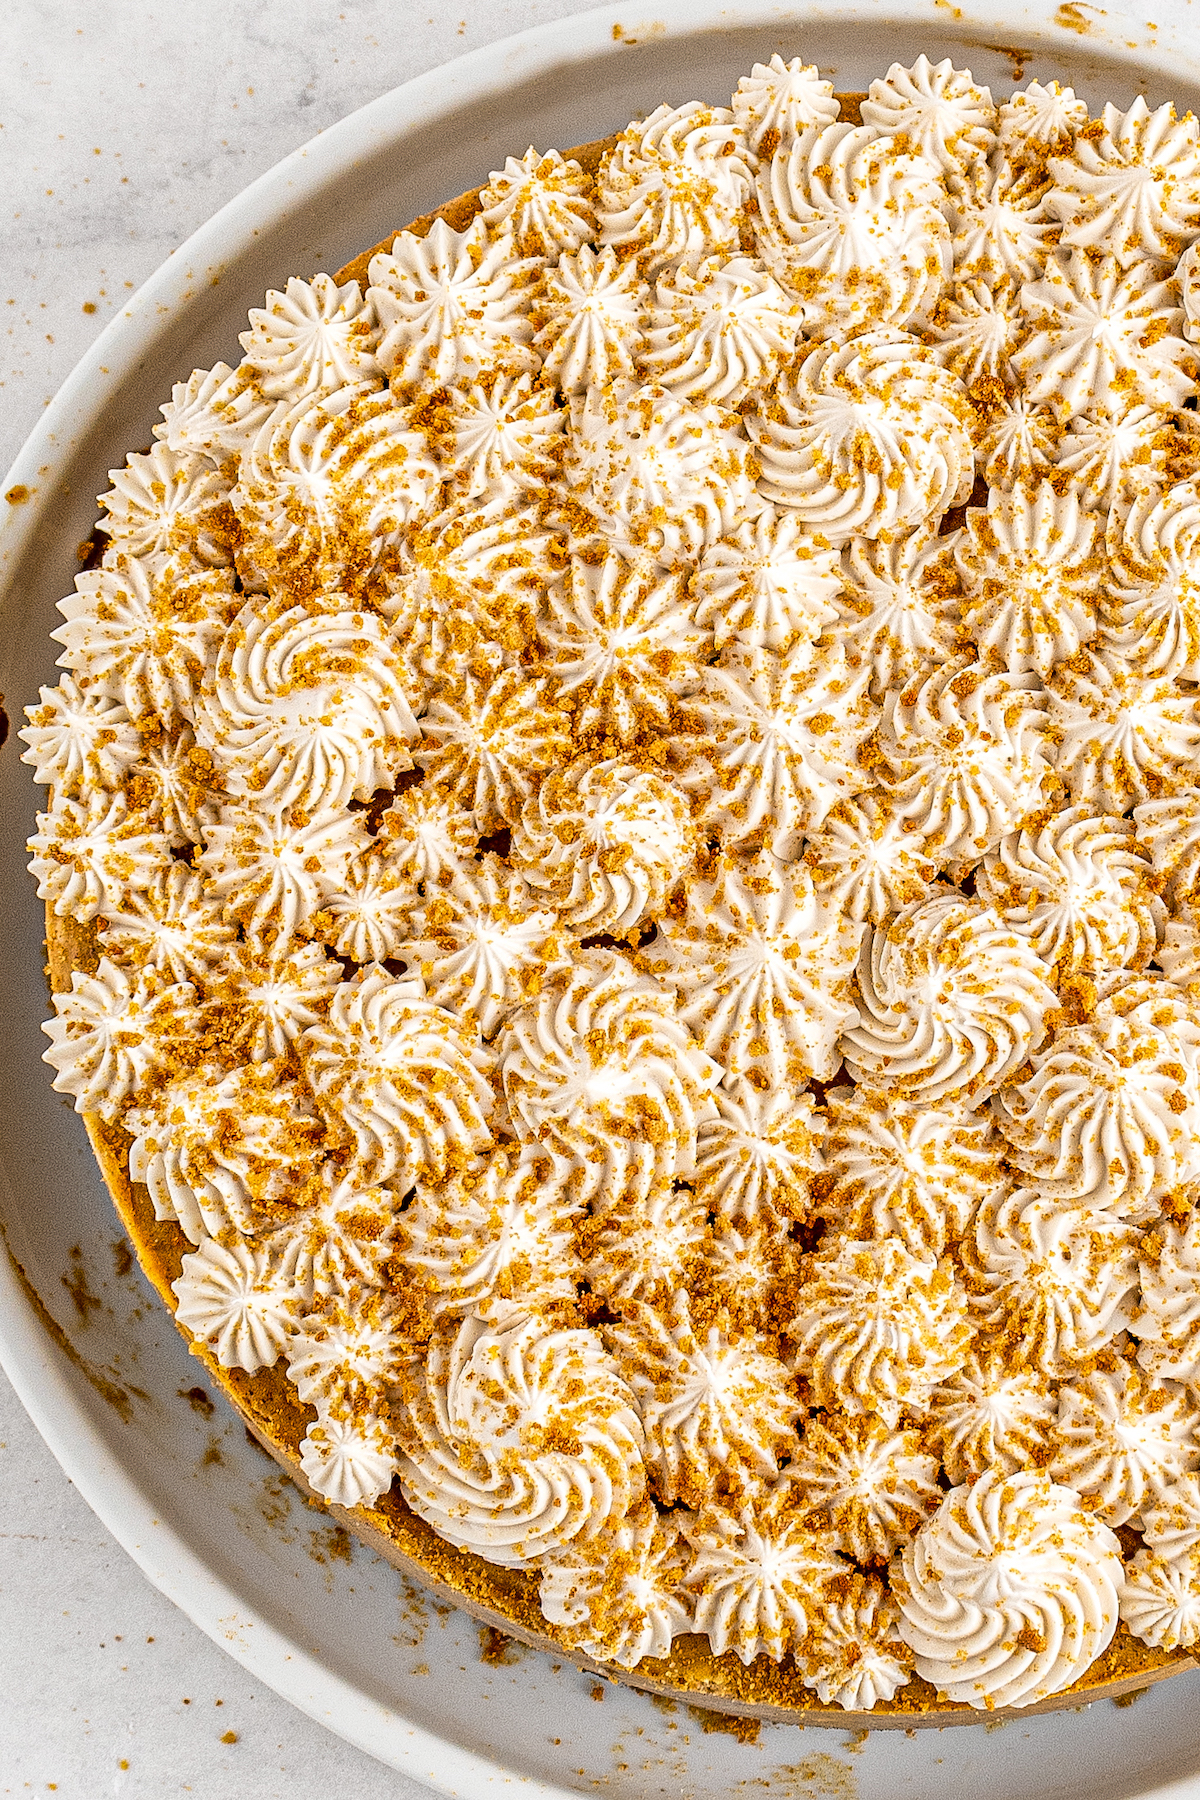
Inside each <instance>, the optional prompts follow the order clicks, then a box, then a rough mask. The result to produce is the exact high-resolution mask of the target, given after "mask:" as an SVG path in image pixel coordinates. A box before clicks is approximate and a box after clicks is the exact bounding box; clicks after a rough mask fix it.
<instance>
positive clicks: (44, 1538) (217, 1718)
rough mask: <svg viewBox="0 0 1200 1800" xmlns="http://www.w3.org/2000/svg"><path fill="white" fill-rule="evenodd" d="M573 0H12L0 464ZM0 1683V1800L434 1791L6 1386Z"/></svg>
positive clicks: (0, 1419)
mask: <svg viewBox="0 0 1200 1800" xmlns="http://www.w3.org/2000/svg"><path fill="white" fill-rule="evenodd" d="M588 3H589V0H457V4H456V5H455V6H454V7H453V9H451V10H450V11H447V10H446V9H444V8H440V7H435V11H434V14H433V15H432V16H431V15H430V14H429V12H428V6H429V5H430V4H432V0H258V4H257V5H255V6H253V7H251V6H248V5H246V4H245V3H244V0H203V3H202V4H198V5H182V4H179V3H178V0H109V3H108V4H107V5H105V6H104V7H102V8H101V7H99V6H96V5H94V4H86V3H85V0H6V5H5V7H4V20H3V36H2V42H3V55H2V56H0V194H3V197H4V206H3V209H2V213H0V308H2V309H3V316H4V323H5V348H4V350H3V353H2V354H0V472H2V471H3V469H4V468H6V467H7V466H8V464H9V462H10V461H11V459H12V456H13V455H14V454H15V452H16V450H17V449H18V447H19V446H20V444H21V442H22V441H23V439H24V438H25V436H26V434H27V432H28V431H29V429H30V428H31V426H32V425H33V423H34V421H35V420H36V418H37V417H38V415H39V414H40V412H41V409H42V407H43V406H44V405H45V404H46V402H47V401H48V400H49V398H50V397H51V395H52V394H53V393H54V391H55V390H56V388H57V387H58V386H59V384H60V383H61V382H62V380H63V379H64V377H65V376H66V375H67V374H68V372H69V371H70V369H71V368H72V366H73V364H74V363H75V361H76V360H77V358H78V357H79V355H80V354H81V353H82V352H83V350H84V349H85V347H86V346H87V345H88V344H89V343H90V342H91V340H92V339H93V337H94V336H95V334H96V333H97V332H98V330H99V329H100V328H101V326H102V325H103V324H104V323H105V321H106V320H107V318H108V317H109V316H110V314H111V312H112V309H113V308H114V307H115V306H117V305H119V304H120V302H121V300H122V299H123V298H124V296H125V295H126V294H127V293H128V292H129V291H130V290H131V289H133V288H135V287H137V286H138V285H140V283H141V282H142V281H143V279H144V278H145V277H146V276H147V275H149V274H150V273H151V271H152V270H153V269H154V268H155V267H156V266H157V265H158V264H159V263H160V262H162V261H163V259H164V258H165V257H166V256H167V255H168V253H169V252H170V251H171V250H172V249H173V248H174V247H175V246H176V245H177V244H178V243H180V242H181V241H182V240H183V239H184V238H186V237H187V236H188V234H189V233H190V232H191V231H192V230H193V229H194V228H195V227H196V226H197V225H198V224H200V223H201V222H202V221H203V220H204V219H206V218H207V217H209V216H210V214H212V213H213V212H214V211H215V210H216V209H217V208H218V207H219V206H220V205H222V204H223V203H224V202H225V201H226V200H227V199H229V198H230V197H231V196H232V195H234V194H236V193H237V192H238V191H239V190H240V189H242V188H243V187H244V186H245V185H246V184H247V183H248V182H249V181H251V180H252V179H253V178H254V177H255V176H256V175H258V174H259V173H261V172H262V171H263V170H264V169H267V168H269V167H270V166H271V165H272V164H273V163H274V162H276V161H277V160H278V159H279V158H280V157H281V156H283V155H284V154H285V153H286V152H287V151H289V150H291V149H293V148H294V147H295V146H296V145H298V144H301V143H303V142H304V141H305V140H306V139H308V138H310V137H311V136H313V135H314V133H316V132H318V131H319V130H321V129H322V128H323V127H325V126H327V125H329V124H331V123H332V122H333V121H335V120H336V119H338V118H340V117H341V116H342V115H344V114H345V113H347V112H349V111H351V110H352V109H353V108H355V107H357V106H359V105H361V104H362V103H363V102H365V101H367V100H369V99H372V98H374V97H375V96H376V95H377V94H380V93H382V92H385V91H386V90H387V89H389V88H391V87H393V86H395V85H397V84H398V83H400V82H402V81H404V80H405V79H407V78H408V77H410V76H413V75H416V74H418V73H420V72H421V71H423V70H425V69H427V68H430V67H433V66H435V65H436V64H438V63H441V62H445V61H447V60H449V59H450V58H452V57H454V56H456V55H458V54H459V53H461V52H462V51H463V50H466V49H470V48H474V47H475V46H478V45H480V44H484V43H487V42H489V41H492V40H494V39H496V38H499V37H502V36H504V35H506V34H507V33H509V32H511V31H515V30H518V29H521V28H523V27H525V26H528V25H531V24H535V23H539V22H541V21H543V20H548V19H552V18H556V17H561V16H564V15H567V14H569V13H572V12H577V11H582V10H583V9H584V6H585V4H588ZM1156 3H1157V0H1156ZM1172 3H1173V4H1176V5H1179V6H1180V7H1182V6H1183V5H1185V4H1187V3H1188V0H1172ZM1113 10H1128V11H1129V12H1131V13H1137V12H1139V10H1140V8H1139V7H1138V6H1137V4H1136V0H1127V3H1126V5H1121V4H1120V3H1118V6H1117V7H1116V8H1115V9H1113ZM1158 16H1159V17H1161V12H1160V13H1159V15H1158ZM0 1668H3V1670H4V1672H5V1695H4V1704H3V1706H0V1796H9V1795H14V1796H15V1795H27V1794H35V1795H47V1794H51V1793H53V1794H55V1795H57V1796H58V1800H99V1797H100V1796H106V1795H110V1794H111V1795H115V1796H121V1797H122V1800H164V1797H166V1796H172V1795H177V1794H179V1795H182V1794H195V1795H198V1796H202V1797H203V1800H275V1797H276V1796H279V1797H280V1800H282V1797H283V1796H287V1797H288V1800H315V1797H316V1796H321V1797H322V1800H325V1797H327V1796H328V1797H331V1800H342V1796H348V1795H350V1794H353V1795H354V1796H355V1800H417V1796H419V1795H420V1794H421V1793H424V1792H425V1791H426V1790H425V1789H423V1788H419V1787H418V1786H417V1784H416V1783H414V1782H412V1781H410V1780H408V1779H407V1778H405V1777H404V1776H401V1775H398V1774H394V1773H391V1772H389V1771H388V1770H386V1769H384V1768H383V1767H381V1766H380V1765H379V1764H378V1763H376V1762H374V1761H373V1760H372V1759H371V1758H369V1757H367V1756H365V1755H363V1754H362V1753H360V1752H358V1751H356V1750H354V1749H352V1748H351V1747H350V1746H349V1745H347V1744H345V1743H343V1742H342V1741H341V1740H339V1739H337V1738H336V1737H334V1736H332V1735H331V1734H330V1733H328V1732H326V1731H325V1730H324V1729H323V1728H322V1727H321V1726H319V1725H317V1724H315V1723H313V1722H311V1721H310V1720H309V1719H307V1718H306V1717H304V1716H302V1715H301V1714H299V1713H297V1712H295V1711H293V1710H292V1708H291V1707H289V1706H288V1705H287V1704H286V1703H284V1702H283V1701H281V1700H279V1699H278V1698H277V1697H276V1696H275V1695H274V1694H273V1693H272V1692H271V1691H270V1690H269V1689H267V1688H264V1687H263V1686H262V1685H261V1684H259V1683H257V1682H256V1681H254V1680H253V1679H252V1678H251V1677H250V1676H249V1675H248V1674H247V1673H246V1672H245V1670H243V1669H242V1668H241V1667H240V1666H239V1665H238V1664H236V1663H235V1662H234V1661H232V1660H231V1659H230V1658H228V1657H226V1656H225V1655H224V1654H223V1653H222V1652H221V1651H220V1650H218V1649H217V1648H215V1647H214V1645H213V1644H211V1643H210V1642H209V1641H208V1639H207V1638H205V1637H204V1636H203V1634H202V1633H201V1632H200V1631H199V1630H198V1629H197V1628H196V1627H195V1626H193V1625H192V1624H191V1622H190V1621H189V1620H188V1619H186V1618H185V1617H184V1616H183V1614H182V1613H180V1612H178V1611H177V1610H176V1609H175V1608H174V1607H173V1606H172V1605H171V1604H170V1603H169V1602H168V1601H167V1600H165V1599H164V1598H163V1597H162V1595H160V1594H159V1593H158V1592H157V1591H156V1590H155V1589H154V1588H152V1587H151V1586H150V1585H149V1583H148V1582H147V1581H146V1580H145V1578H144V1577H143V1576H142V1575H141V1573H140V1572H139V1570H138V1569H137V1568H136V1567H135V1566H134V1564H133V1563H132V1562H131V1561H130V1560H129V1559H128V1558H127V1557H126V1556H125V1554H124V1552H123V1551H122V1550H121V1549H120V1548H119V1547H118V1546H117V1545H116V1544H115V1542H114V1541H113V1540H112V1539H111V1538H110V1537H109V1535H108V1533H107V1532H106V1530H105V1529H104V1527H103V1526H102V1525H101V1524H100V1523H99V1521H98V1520H97V1519H96V1518H95V1517H94V1516H93V1514H92V1513H91V1512H90V1510H89V1509H88V1507H87V1506H86V1505H85V1504H84V1502H83V1501H82V1500H81V1499H80V1497H79V1496H78V1494H77V1493H76V1492H75V1490H74V1489H73V1487H72V1486H71V1484H70V1483H69V1482H68V1481H67V1479H66V1477H65V1476H64V1475H63V1473H62V1471H61V1470H60V1469H59V1467H58V1465H57V1463H56V1462H55V1461H54V1460H53V1458H52V1457H51V1455H50V1453H49V1452H48V1450H47V1449H46V1448H45V1446H44V1445H43V1443H42V1441H41V1439H40V1438H39V1437H38V1435H37V1433H36V1432H35V1430H34V1428H33V1426H32V1425H31V1424H30V1422H29V1420H28V1419H27V1417H26V1416H25V1414H24V1412H23V1410H22V1409H21V1407H20V1405H19V1403H18V1402H17V1400H16V1398H15V1396H14V1395H13V1393H12V1390H11V1388H10V1387H9V1386H8V1384H7V1382H6V1381H5V1380H4V1378H3V1376H0Z"/></svg>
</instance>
